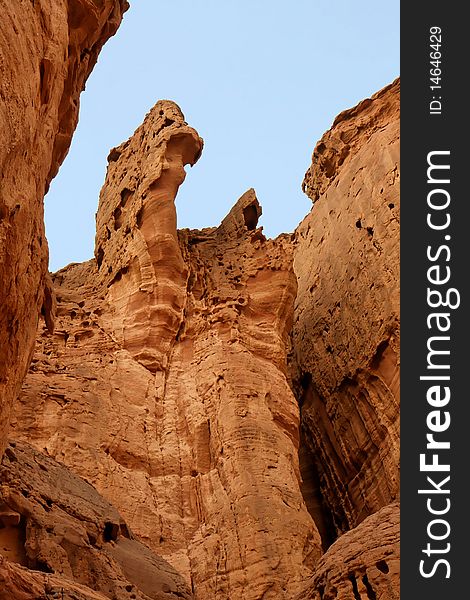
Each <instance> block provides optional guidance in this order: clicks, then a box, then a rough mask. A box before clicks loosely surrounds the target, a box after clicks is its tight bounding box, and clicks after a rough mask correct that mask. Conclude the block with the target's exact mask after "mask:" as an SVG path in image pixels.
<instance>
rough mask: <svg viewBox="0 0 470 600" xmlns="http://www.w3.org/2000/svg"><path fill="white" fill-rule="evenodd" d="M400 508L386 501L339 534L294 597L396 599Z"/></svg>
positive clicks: (315, 599)
mask: <svg viewBox="0 0 470 600" xmlns="http://www.w3.org/2000/svg"><path fill="white" fill-rule="evenodd" d="M399 540H400V510H399V506H398V504H390V505H388V506H386V507H384V508H382V509H380V510H379V511H377V512H376V513H374V514H373V515H372V516H370V517H367V518H366V519H365V520H364V521H363V522H362V523H361V524H360V525H358V527H356V528H355V529H352V530H351V531H348V532H347V533H345V534H344V535H342V536H341V537H340V538H339V539H338V540H337V541H336V542H335V543H334V544H333V545H332V546H331V547H330V548H329V550H328V551H327V552H326V553H325V554H324V555H323V556H322V558H321V560H320V561H319V563H318V566H317V568H316V571H315V574H314V575H313V577H312V579H311V581H310V583H309V584H308V586H306V588H305V589H304V590H302V592H301V593H300V594H299V596H298V597H297V598H296V600H327V599H330V598H334V599H335V600H372V599H373V598H376V599H380V600H382V599H384V600H399V598H400V547H399Z"/></svg>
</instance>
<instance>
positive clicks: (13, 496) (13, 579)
mask: <svg viewBox="0 0 470 600" xmlns="http://www.w3.org/2000/svg"><path fill="white" fill-rule="evenodd" d="M0 483H1V487H0V549H1V552H2V555H3V557H4V558H6V559H8V561H9V563H6V562H4V561H0V583H2V586H0V598H1V599H3V598H5V599H6V598H8V599H10V600H11V599H12V598H14V599H15V600H16V599H17V598H23V597H24V598H47V597H48V596H47V594H51V595H50V596H49V597H54V595H53V593H54V590H55V591H56V592H57V593H60V591H61V588H62V587H63V588H65V590H67V593H69V594H70V597H71V598H74V597H75V596H74V595H73V593H72V592H73V591H74V590H77V589H79V590H81V593H82V594H83V595H82V596H81V595H79V596H78V597H83V598H95V597H97V598H112V599H113V600H114V599H115V600H130V599H131V598H135V599H137V598H138V599H139V600H149V599H154V600H173V599H176V598H188V599H189V598H190V597H191V596H192V594H191V592H190V590H189V588H188V587H187V586H186V584H185V583H184V582H183V580H182V578H181V576H179V575H178V573H177V572H176V571H175V570H174V569H173V568H172V567H171V566H170V565H169V564H168V563H167V562H166V561H164V560H162V559H161V558H160V557H158V556H156V555H155V554H153V553H152V552H151V551H150V550H149V549H148V548H146V547H145V546H144V545H143V544H141V543H140V542H138V541H137V540H136V539H134V536H133V534H132V532H131V531H130V529H129V527H128V526H127V524H126V522H125V521H124V520H123V519H122V518H121V517H120V515H119V513H118V512H117V510H116V509H115V508H114V507H113V506H112V505H111V504H109V502H107V501H106V500H104V499H103V498H102V497H101V496H100V495H99V494H98V493H97V491H96V490H95V489H94V488H93V487H92V486H91V485H89V484H88V483H86V482H85V481H84V480H82V479H80V478H79V477H77V476H76V475H73V474H72V473H71V471H70V470H68V469H67V468H66V467H64V466H62V465H60V464H58V463H56V462H55V461H54V460H52V459H51V458H48V457H46V456H45V455H44V454H42V453H40V452H38V451H36V450H34V449H33V448H32V447H31V446H29V445H28V444H23V443H19V442H13V443H11V444H10V445H9V446H7V448H6V451H5V456H4V458H3V464H2V465H0ZM49 574H54V576H52V577H50V575H49ZM77 584H78V585H77ZM93 592H96V594H94V593H93ZM59 597H61V596H60V595H59Z"/></svg>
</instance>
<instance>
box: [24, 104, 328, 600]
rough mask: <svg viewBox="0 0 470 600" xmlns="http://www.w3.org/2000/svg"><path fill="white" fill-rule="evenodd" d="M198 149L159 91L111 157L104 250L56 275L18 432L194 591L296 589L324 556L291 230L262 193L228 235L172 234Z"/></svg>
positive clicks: (231, 223)
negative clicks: (304, 466) (105, 503)
mask: <svg viewBox="0 0 470 600" xmlns="http://www.w3.org/2000/svg"><path fill="white" fill-rule="evenodd" d="M201 148H202V142H201V140H200V138H199V137H198V136H197V134H196V133H195V132H194V130H192V129H190V128H189V127H188V126H187V125H186V123H185V122H184V120H183V116H182V115H181V112H180V111H179V109H178V108H177V107H176V106H175V105H174V104H172V103H169V102H160V103H157V105H156V106H155V107H154V108H153V109H152V111H151V112H150V113H149V115H148V116H147V117H146V119H145V121H144V124H143V125H142V126H141V127H140V128H139V129H138V130H137V131H136V133H135V134H134V136H133V137H132V138H131V139H130V140H129V141H128V142H126V143H125V144H123V145H122V146H120V147H119V148H116V149H114V150H112V151H111V153H110V156H109V160H110V162H109V165H108V173H107V178H106V182H105V184H104V186H103V190H102V193H101V197H100V206H99V210H98V215H97V237H96V259H95V260H92V261H89V262H88V263H84V264H81V265H71V266H70V267H68V268H66V269H63V270H62V271H60V272H59V273H57V274H56V275H55V276H54V284H55V291H56V294H57V300H58V316H57V326H56V331H55V333H54V336H53V337H51V336H50V335H49V334H48V332H47V331H46V330H43V331H42V333H41V336H40V341H39V344H38V348H37V352H36V354H35V357H34V359H33V365H32V368H31V372H30V375H29V376H28V378H27V381H26V383H25V387H24V392H23V395H22V397H21V399H20V402H19V404H18V406H17V410H16V418H15V421H14V422H13V431H14V435H15V436H17V437H22V438H24V439H28V440H29V441H30V442H31V443H33V444H34V445H35V446H36V447H37V448H38V449H45V450H46V451H47V452H48V453H49V454H50V455H52V456H54V457H55V458H57V459H58V460H60V461H61V462H63V463H64V464H66V465H67V466H69V467H70V468H71V469H73V470H74V471H75V472H77V473H79V474H80V475H81V476H82V477H84V478H86V479H87V480H88V481H90V482H92V483H93V484H94V485H95V486H96V488H97V489H98V490H99V491H100V492H101V493H102V494H103V495H104V496H105V497H106V498H108V499H109V500H111V501H113V502H114V503H115V505H116V506H117V508H118V509H119V510H120V511H121V512H122V514H123V516H124V517H125V518H126V520H127V521H128V522H129V524H130V526H131V527H132V529H133V530H134V531H135V533H136V535H137V536H138V537H139V539H141V540H143V541H145V542H146V543H147V544H148V545H149V546H151V547H152V548H153V549H154V550H155V551H157V552H159V553H160V554H161V555H162V556H163V557H164V558H165V559H167V560H168V561H169V562H170V563H171V564H173V565H174V566H175V567H176V568H177V569H178V570H179V571H180V572H182V573H184V574H185V576H186V577H187V579H188V581H191V584H192V586H193V589H194V593H195V597H196V598H230V597H243V598H245V599H247V600H248V599H255V598H261V597H264V598H269V597H272V598H282V597H286V598H287V597H290V596H291V595H292V594H293V593H294V592H295V590H297V589H298V588H299V586H300V585H301V583H302V581H303V580H304V579H305V578H306V577H308V576H309V575H310V574H311V572H312V568H313V565H314V563H315V561H316V560H317V559H318V558H319V556H320V553H321V549H320V546H321V544H320V538H319V534H318V532H317V529H316V527H315V524H314V523H313V521H312V518H311V516H310V515H309V513H308V511H307V509H306V507H305V504H304V501H303V498H302V495H301V492H300V488H299V479H300V474H299V467H298V456H297V455H298V446H299V437H298V432H299V411H298V406H297V402H296V400H295V398H294V395H293V393H292V391H291V390H290V388H289V385H288V381H287V357H286V348H287V342H288V335H289V331H290V327H291V324H292V315H293V303H294V297H295V292H296V281H295V277H294V274H293V271H292V260H291V257H292V249H291V236H290V235H283V236H280V237H279V238H277V239H276V240H266V239H265V237H264V235H263V233H262V230H261V228H258V227H257V222H258V217H259V215H260V213H261V208H260V206H259V203H258V201H257V199H256V196H255V193H254V191H253V190H249V191H248V192H247V193H246V194H244V195H243V196H242V197H241V198H240V199H239V201H238V202H237V203H236V204H235V206H234V208H233V209H232V211H231V212H230V213H229V215H228V216H227V217H226V218H225V219H224V220H223V222H222V223H221V225H220V226H219V227H218V228H211V229H207V230H202V231H198V232H194V231H189V230H183V231H180V232H178V231H177V229H176V215H175V207H174V198H175V195H176V191H177V189H178V186H179V184H180V183H181V182H182V180H183V179H184V175H185V172H184V165H185V164H188V163H189V164H192V163H193V162H194V161H195V160H197V158H198V156H199V154H200V151H201Z"/></svg>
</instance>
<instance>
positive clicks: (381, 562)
mask: <svg viewBox="0 0 470 600" xmlns="http://www.w3.org/2000/svg"><path fill="white" fill-rule="evenodd" d="M375 566H376V567H377V569H378V570H379V571H382V573H385V574H387V573H388V572H389V570H390V569H389V568H388V565H387V563H386V562H385V561H384V560H379V561H378V562H376V563H375Z"/></svg>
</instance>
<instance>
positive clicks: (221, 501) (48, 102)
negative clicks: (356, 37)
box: [0, 0, 399, 600]
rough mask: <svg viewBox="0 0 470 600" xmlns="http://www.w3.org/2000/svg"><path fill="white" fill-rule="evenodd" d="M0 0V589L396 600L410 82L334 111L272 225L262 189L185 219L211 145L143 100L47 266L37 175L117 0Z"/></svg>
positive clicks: (47, 593)
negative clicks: (94, 206) (179, 210)
mask: <svg viewBox="0 0 470 600" xmlns="http://www.w3.org/2000/svg"><path fill="white" fill-rule="evenodd" d="M0 7H1V8H2V10H3V13H2V14H3V15H4V22H5V23H6V24H7V26H6V27H4V26H2V27H0V52H1V53H0V75H1V79H0V95H1V97H2V105H1V107H0V124H1V131H2V133H1V134H0V135H2V141H3V142H4V143H3V144H2V145H1V147H0V164H1V167H2V187H1V190H0V242H1V243H0V248H1V250H0V252H2V253H3V254H2V257H1V259H2V261H1V266H0V269H1V271H0V277H1V278H2V282H3V281H4V282H5V285H4V286H3V287H2V289H1V291H0V300H1V302H2V308H3V309H4V310H2V314H1V317H0V319H1V320H0V342H1V347H2V356H1V359H2V362H1V364H0V386H1V390H0V391H1V404H0V455H1V454H2V453H3V449H4V448H6V450H5V453H4V456H3V462H2V465H1V466H0V600H3V599H4V598H5V600H7V599H8V600H12V599H13V600H23V599H24V600H33V598H34V599H35V600H37V599H38V598H41V599H44V600H45V599H50V598H61V599H62V600H63V599H66V600H72V599H73V600H104V599H106V598H109V599H118V600H127V599H129V600H131V599H136V600H149V599H154V600H164V599H167V600H172V599H175V598H188V600H189V598H194V599H195V600H234V599H235V598H236V599H237V600H238V599H242V600H261V599H263V600H269V599H272V600H293V599H294V598H295V599H296V600H308V599H315V600H327V599H333V598H336V599H338V600H361V599H362V600H370V599H373V598H380V599H381V600H396V599H397V598H398V596H399V594H398V584H399V562H398V561H399V558H398V557H399V547H398V546H399V544H398V540H399V525H398V523H399V519H398V515H399V507H398V505H397V503H396V501H397V499H398V492H399V490H398V481H399V478H398V466H399V437H398V436H399V431H398V415H399V409H398V407H399V398H398V395H399V387H398V383H399V379H398V375H399V302H398V299H399V298H398V293H399V288H398V276H399V272H398V267H399V247H398V239H399V238H398V235H399V212H398V210H399V188H398V185H399V82H398V81H396V82H394V83H393V84H392V85H390V86H388V87H387V88H384V89H383V90H381V91H380V92H378V93H377V94H375V95H374V96H373V97H372V98H370V99H368V100H364V101H363V102H361V103H360V104H359V105H358V106H356V107H354V108H353V109H350V110H347V111H345V112H343V113H341V114H340V115H339V116H338V117H337V119H336V120H335V122H334V124H333V127H332V128H331V130H330V131H329V132H327V133H326V134H325V135H324V136H323V138H322V140H320V142H319V143H318V144H317V146H316V148H315V151H314V153H313V157H312V166H311V167H310V169H309V170H308V172H307V174H306V177H305V180H304V190H305V192H306V193H307V194H308V195H309V197H310V198H311V199H312V201H313V203H314V205H313V208H312V211H311V212H310V214H309V215H307V217H306V218H305V219H304V220H303V222H302V223H301V224H300V225H299V227H298V228H297V230H296V232H295V233H294V234H283V235H280V236H278V237H277V238H276V239H271V240H270V239H266V237H265V236H264V235H263V231H262V227H259V226H258V220H259V218H260V216H261V212H262V211H261V206H260V204H259V202H258V199H257V197H256V193H255V191H254V190H252V189H250V190H248V191H247V192H246V193H245V194H243V196H242V197H241V198H239V199H238V200H237V201H236V202H235V203H234V206H233V208H232V210H231V211H230V212H229V214H228V215H227V217H226V218H225V219H224V220H223V221H222V223H221V224H220V225H219V226H218V227H212V228H207V229H203V230H200V231H193V230H189V229H184V230H178V229H177V216H176V209H175V204H174V200H175V197H176V194H177V192H178V188H179V186H180V185H181V184H182V183H183V181H184V179H185V176H186V168H188V165H189V166H193V165H194V164H195V163H196V162H197V160H198V159H199V157H200V155H201V152H202V148H203V142H202V139H201V138H200V137H199V135H198V134H197V132H196V131H195V130H194V129H192V128H191V127H190V126H188V124H187V123H186V122H185V120H184V116H183V114H182V113H181V111H180V109H179V108H178V107H177V106H176V105H175V104H174V103H172V102H169V101H160V102H158V103H157V104H156V105H155V106H154V108H153V109H152V110H151V111H150V112H149V114H148V115H147V116H146V118H145V120H144V122H143V124H142V125H141V126H140V127H139V128H138V129H137V130H136V132H135V133H134V135H133V136H132V137H131V138H130V139H129V140H128V141H126V142H124V143H123V144H121V145H120V146H118V147H117V148H113V149H112V150H111V151H110V154H109V157H108V169H107V174H106V180H105V183H104V186H103V188H102V191H101V195H100V200H99V207H98V213H97V219H96V222H97V232H96V245H95V256H94V258H92V259H91V260H89V261H87V262H85V263H81V264H72V265H69V266H68V267H65V268H64V269H62V270H61V271H59V272H58V273H55V274H54V275H52V276H49V275H48V273H47V242H46V240H45V238H44V225H43V208H42V201H43V197H44V193H45V191H46V190H47V187H48V185H49V183H50V180H51V178H52V177H53V176H54V175H55V174H56V172H57V169H58V167H59V165H60V163H61V161H62V160H63V158H64V156H65V154H66V152H67V149H68V146H69V143H70V138H71V135H72V133H73V130H74V128H75V125H76V121H77V115H78V97H79V93H80V91H81V89H82V88H83V85H84V82H85V80H86V78H87V76H88V74H89V72H90V70H91V68H92V67H93V65H94V63H95V62H96V58H97V55H98V52H99V50H100V48H101V46H102V44H103V43H104V42H105V41H106V39H107V38H108V37H109V36H110V35H112V34H113V33H114V32H115V31H116V28H117V27H118V25H119V22H120V20H121V18H122V14H123V12H124V10H125V9H126V8H127V3H126V2H124V1H118V0H101V1H100V2H98V1H97V0H68V1H66V0H59V1H58V2H55V3H52V2H51V0H40V1H36V2H21V3H17V5H15V7H14V8H13V6H12V3H9V4H8V5H7V3H6V2H2V0H0ZM12 48H13V49H14V50H15V52H13V53H12V52H11V49H12ZM39 312H42V314H43V317H44V318H43V320H42V321H41V322H40V323H39V327H38V328H36V326H37V321H38V315H39ZM54 326H55V328H54ZM36 333H37V340H36V348H35V351H34V354H32V351H33V343H34V337H35V336H36ZM30 363H31V364H30ZM29 364H30V368H29V373H28V375H27V377H26V379H25V380H24V383H23V387H22V391H21V394H20V396H19V398H18V399H17V400H16V402H15V405H14V410H13V411H12V412H11V414H10V407H11V405H12V402H13V400H14V399H15V397H16V396H17V393H18V390H19V387H20V385H21V382H22V380H23V376H24V374H25V373H26V370H27V369H28V365H29ZM9 422H11V423H10V426H11V437H12V440H11V442H10V444H9V445H7V441H6V434H7V428H8V424H9Z"/></svg>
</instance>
